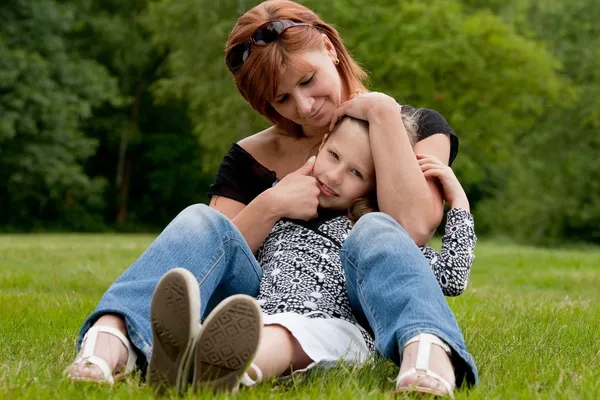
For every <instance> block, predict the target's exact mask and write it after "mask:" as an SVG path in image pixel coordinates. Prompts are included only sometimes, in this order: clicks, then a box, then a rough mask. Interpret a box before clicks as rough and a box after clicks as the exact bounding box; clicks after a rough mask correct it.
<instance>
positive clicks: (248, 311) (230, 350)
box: [193, 294, 262, 391]
mask: <svg viewBox="0 0 600 400" xmlns="http://www.w3.org/2000/svg"><path fill="white" fill-rule="evenodd" d="M261 330H262V312H261V309H260V307H259V306H258V304H256V302H255V301H254V299H252V297H249V296H246V295H241V294H238V295H234V296H231V297H228V298H226V299H225V300H223V301H222V302H221V303H220V304H219V305H218V306H217V307H215V309H214V310H213V311H212V312H211V313H210V314H209V316H208V317H207V318H206V319H205V320H204V323H203V324H202V331H201V332H200V335H199V337H198V341H197V344H196V354H195V364H194V377H193V383H194V388H195V389H197V388H209V389H213V390H215V391H235V390H237V389H238V387H239V384H240V381H241V380H242V378H243V377H244V375H245V373H246V371H247V370H248V367H249V366H250V363H251V362H252V360H253V359H254V357H255V355H256V351H257V349H258V344H259V343H260V336H261ZM255 378H256V379H254V380H253V381H258V380H259V379H258V378H259V377H258V376H256V377H255ZM247 383H249V381H248V382H247Z"/></svg>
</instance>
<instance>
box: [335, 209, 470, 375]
mask: <svg viewBox="0 0 600 400" xmlns="http://www.w3.org/2000/svg"><path fill="white" fill-rule="evenodd" d="M341 258H342V265H343V266H344V271H345V273H346V285H347V287H348V295H349V298H350V304H351V306H352V311H353V313H354V315H355V316H356V318H357V319H358V321H359V322H361V323H362V324H363V325H365V326H369V327H370V328H371V329H372V331H373V333H374V334H375V346H376V348H377V351H379V353H381V354H382V355H383V356H385V357H386V358H389V359H391V360H393V361H394V362H396V363H397V364H398V365H400V362H401V356H402V349H403V348H404V345H405V343H406V342H407V341H408V340H409V339H411V338H412V337H414V336H416V335H418V334H419V333H431V334H433V335H435V336H437V337H439V338H441V339H442V340H443V341H444V342H446V343H447V344H448V345H449V346H450V347H451V348H452V353H453V354H452V362H453V364H454V369H455V374H456V383H457V386H459V385H460V384H461V383H462V382H463V380H465V379H466V382H467V383H468V384H477V381H478V375H477V367H476V366H475V362H474V361H473V357H472V356H471V354H469V352H468V351H467V348H466V346H465V341H464V338H463V335H462V333H461V331H460V328H459V327H458V324H457V323H456V319H455V318H454V315H453V314H452V311H451V310H450V307H449V306H448V303H447V302H446V299H445V298H444V295H443V293H442V290H441V288H440V286H439V284H438V282H437V280H436V278H435V276H434V274H433V271H432V270H431V267H430V265H429V263H428V261H427V259H426V258H425V256H424V255H423V253H422V252H421V250H419V248H418V247H417V245H416V244H415V242H414V241H413V239H412V238H411V237H410V236H409V235H408V233H407V232H406V231H405V230H404V229H403V228H402V226H401V225H400V224H399V223H397V222H396V221H395V220H394V219H393V218H392V217H390V216H389V215H387V214H384V213H380V212H375V213H369V214H366V215H365V216H363V217H361V218H360V219H359V220H358V222H357V223H356V225H355V226H354V228H353V229H352V231H351V232H350V235H348V238H347V239H346V241H345V242H344V245H343V246H342V252H341Z"/></svg>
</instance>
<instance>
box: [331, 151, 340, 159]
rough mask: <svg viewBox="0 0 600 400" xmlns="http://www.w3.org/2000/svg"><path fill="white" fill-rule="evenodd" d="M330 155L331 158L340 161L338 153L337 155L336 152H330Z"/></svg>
mask: <svg viewBox="0 0 600 400" xmlns="http://www.w3.org/2000/svg"><path fill="white" fill-rule="evenodd" d="M329 154H331V156H332V157H333V158H335V159H336V160H339V159H340V157H339V156H338V155H337V153H336V152H334V151H330V152H329Z"/></svg>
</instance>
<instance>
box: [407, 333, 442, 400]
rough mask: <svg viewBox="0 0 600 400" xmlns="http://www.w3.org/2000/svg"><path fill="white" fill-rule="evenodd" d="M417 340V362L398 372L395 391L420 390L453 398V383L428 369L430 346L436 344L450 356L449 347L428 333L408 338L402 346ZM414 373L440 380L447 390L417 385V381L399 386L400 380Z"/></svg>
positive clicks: (418, 375)
mask: <svg viewBox="0 0 600 400" xmlns="http://www.w3.org/2000/svg"><path fill="white" fill-rule="evenodd" d="M415 342H419V347H418V349H417V362H416V365H415V366H414V367H413V368H411V369H409V370H408V371H405V372H403V373H402V374H399V375H398V377H397V378H396V392H420V393H427V394H432V395H435V396H449V397H450V398H451V399H454V385H452V384H450V382H448V381H447V380H445V379H444V378H442V377H441V376H440V375H439V374H436V373H435V372H433V371H432V370H430V369H429V356H430V354H431V346H433V345H436V346H440V347H441V348H442V349H444V351H445V352H446V353H447V354H448V355H449V356H450V355H451V354H452V351H451V350H450V347H448V345H447V344H446V343H444V342H442V340H441V339H440V338H438V337H437V336H434V335H431V334H429V333H421V334H419V335H417V336H415V337H413V338H412V339H410V340H409V341H408V342H406V344H405V345H404V347H406V346H408V345H409V344H411V343H415ZM411 375H416V376H417V377H430V378H433V379H435V380H437V381H438V382H440V383H441V384H442V385H443V386H444V387H445V388H446V390H447V392H446V393H444V392H443V391H441V390H438V389H436V388H429V387H424V386H419V382H418V381H417V383H415V384H413V385H404V386H400V382H402V380H403V379H404V378H406V377H408V376H411Z"/></svg>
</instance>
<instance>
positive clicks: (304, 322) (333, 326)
mask: <svg viewBox="0 0 600 400" xmlns="http://www.w3.org/2000/svg"><path fill="white" fill-rule="evenodd" d="M263 323H264V325H281V326H283V327H285V328H286V329H287V330H288V331H290V333H291V334H292V335H293V336H294V338H296V340H297V341H298V343H299V344H300V346H301V347H302V350H304V352H305V353H306V355H308V357H310V359H311V360H313V362H312V363H311V364H310V365H309V366H308V367H306V368H304V369H302V370H295V371H294V372H301V371H306V370H308V369H310V368H313V367H315V366H316V365H319V366H320V367H327V368H331V367H334V366H335V365H337V364H338V363H339V362H340V361H342V360H343V361H346V362H351V363H356V364H360V363H363V362H365V361H367V360H368V359H369V357H370V356H371V353H370V351H369V349H368V347H367V344H366V343H365V339H364V338H363V336H362V334H361V332H360V330H359V329H358V327H357V326H356V325H354V324H352V323H350V322H348V321H344V320H342V319H338V318H308V317H306V316H304V315H300V314H296V313H291V312H288V313H279V314H273V315H267V314H265V313H263Z"/></svg>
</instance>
